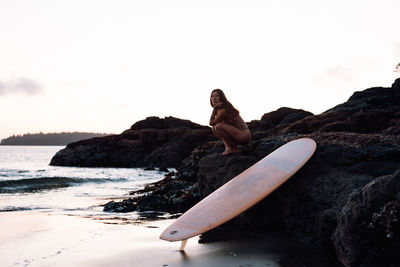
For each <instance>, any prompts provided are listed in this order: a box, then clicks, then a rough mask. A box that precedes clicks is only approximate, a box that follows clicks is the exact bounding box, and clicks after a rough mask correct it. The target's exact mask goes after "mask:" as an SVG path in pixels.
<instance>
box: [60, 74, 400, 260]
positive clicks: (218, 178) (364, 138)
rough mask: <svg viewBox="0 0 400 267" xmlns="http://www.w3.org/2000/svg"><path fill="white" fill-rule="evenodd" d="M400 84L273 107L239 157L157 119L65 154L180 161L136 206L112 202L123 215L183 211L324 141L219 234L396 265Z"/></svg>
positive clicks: (202, 133) (186, 127)
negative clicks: (266, 238)
mask: <svg viewBox="0 0 400 267" xmlns="http://www.w3.org/2000/svg"><path fill="white" fill-rule="evenodd" d="M399 84H400V79H397V80H396V81H395V83H394V84H393V85H392V87H391V88H382V87H376V88H370V89H367V90H364V91H360V92H356V93H354V94H353V95H352V96H351V97H350V98H349V100H348V101H347V102H345V103H343V104H340V105H337V106H336V107H334V108H332V109H330V110H328V111H326V112H324V113H322V114H319V115H313V114H312V113H309V112H307V111H304V110H296V109H290V108H281V109H278V110H276V111H273V112H270V113H267V114H265V115H264V116H263V117H262V118H261V120H256V121H252V122H250V123H248V125H249V128H250V129H251V131H252V134H253V140H252V141H251V142H250V143H249V144H248V145H245V146H243V147H242V153H240V154H234V155H229V156H222V155H220V154H221V152H222V151H223V149H224V147H223V144H222V143H221V142H220V141H218V140H216V139H215V138H214V137H213V136H212V133H211V131H210V129H209V128H207V127H203V126H198V125H195V124H193V123H190V122H188V121H180V120H178V119H175V118H170V119H168V121H165V120H167V119H164V120H163V119H159V118H154V117H153V118H148V119H146V120H144V121H141V122H138V123H136V124H135V125H133V126H132V127H131V129H129V130H127V131H125V132H124V133H122V134H121V135H117V136H110V137H108V138H105V139H103V138H100V139H90V140H87V141H83V142H78V143H73V144H70V145H69V146H67V148H66V150H69V151H67V152H65V154H63V155H59V157H60V158H62V160H63V161H67V162H73V163H74V164H76V166H82V165H80V164H82V162H89V163H90V164H93V165H95V164H98V165H95V166H99V165H101V164H105V162H106V161H107V162H108V164H110V163H109V162H113V164H115V166H119V165H124V164H125V165H126V166H130V167H136V166H149V165H151V166H158V167H160V166H161V167H162V166H164V165H168V166H171V167H176V168H177V172H176V173H175V174H174V175H168V174H167V175H166V178H165V179H164V180H162V181H160V182H157V183H155V184H151V185H148V186H146V188H145V189H144V190H140V191H137V192H132V200H131V201H130V205H131V207H132V208H131V209H130V208H129V205H127V204H129V202H127V201H125V203H124V202H118V203H115V202H114V203H112V204H110V205H109V206H110V208H111V209H110V210H115V211H116V212H118V211H120V210H124V209H126V210H136V211H164V212H169V213H181V212H184V211H186V210H187V209H189V208H190V207H192V206H193V205H194V204H195V203H196V202H197V201H199V200H200V199H201V198H204V197H205V196H207V195H208V194H210V193H211V192H213V191H214V190H215V189H217V188H218V187H220V186H221V185H223V184H224V183H226V182H227V181H229V180H230V179H232V178H233V177H235V176H236V175H237V174H239V173H240V172H242V171H244V170H245V169H247V168H248V167H249V166H251V165H252V164H253V163H255V162H256V161H258V160H260V159H262V158H263V157H265V156H266V155H268V154H269V153H271V152H272V151H273V150H275V149H277V148H278V147H280V146H281V145H283V144H285V143H287V142H289V141H291V140H294V139H297V138H301V137H310V138H312V139H314V140H315V141H316V142H317V150H316V153H315V154H314V155H313V157H312V158H311V160H310V161H309V162H308V163H307V164H306V165H305V166H304V167H303V168H302V169H301V170H300V171H299V172H298V173H296V174H295V175H294V176H293V177H292V178H290V179H289V180H288V181H287V182H286V183H285V184H284V185H282V186H281V187H280V188H279V189H277V190H276V191H275V192H273V193H272V194H271V195H270V196H268V197H267V198H266V199H264V200H262V201H261V202H260V203H258V204H257V205H255V206H254V207H252V208H251V209H249V210H248V211H246V212H245V213H243V214H241V215H239V216H238V217H237V218H235V219H234V220H232V221H231V222H229V223H227V224H225V225H222V226H221V227H219V228H217V229H216V232H219V233H221V235H220V236H221V237H222V238H226V237H227V236H229V235H227V233H229V232H230V231H235V230H251V231H254V229H268V230H278V231H281V232H284V233H287V234H288V235H291V236H292V237H295V238H296V239H298V240H300V241H303V242H308V243H310V244H312V245H315V246H316V247H318V248H319V249H320V250H322V251H324V252H325V253H328V255H329V254H330V255H331V256H332V257H333V258H334V257H335V256H337V257H338V258H339V259H340V261H341V262H342V263H343V264H345V265H346V266H378V265H379V266H383V265H385V266H398V265H400V258H399V256H398V251H399V249H400V242H399V240H400V239H399V235H400V229H399V220H400V218H399V216H400V185H399V184H400V182H399V180H400V178H399V177H400V90H399V89H400V87H399ZM59 153H61V151H60V152H59ZM63 153H64V152H63ZM61 154H62V153H61ZM125 154H126V155H127V156H125ZM57 155H58V154H57ZM57 155H56V156H57ZM111 155H112V156H111ZM56 156H55V158H56ZM92 158H93V159H92ZM102 160H103V161H102ZM128 162H129V163H128ZM132 162H133V163H132ZM122 163H123V164H122ZM167 163H168V164H167ZM85 164H88V163H85ZM129 164H130V165H129ZM103 166H110V165H103ZM119 203H120V204H119ZM119 206H121V207H119ZM214 233H215V232H214ZM205 237H206V235H205ZM213 239H214V240H215V239H216V238H215V236H214V237H213ZM208 240H210V239H208ZM203 241H207V238H204V239H203ZM377 263H383V265H382V264H378V265H377Z"/></svg>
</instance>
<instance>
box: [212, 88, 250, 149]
mask: <svg viewBox="0 0 400 267" xmlns="http://www.w3.org/2000/svg"><path fill="white" fill-rule="evenodd" d="M210 104H211V107H213V112H212V114H211V118H210V126H212V131H213V133H214V134H215V136H217V137H218V138H219V139H221V140H222V142H224V145H225V151H224V152H223V153H222V154H223V155H229V154H233V153H238V152H240V149H239V148H238V145H244V144H247V143H248V142H250V140H251V133H250V130H249V128H248V127H247V124H246V123H245V122H244V120H243V119H242V117H240V115H239V111H238V110H237V109H236V108H234V107H233V106H232V104H231V103H230V102H229V101H228V100H227V99H226V96H225V94H224V92H223V91H222V90H221V89H215V90H213V91H212V92H211V96H210Z"/></svg>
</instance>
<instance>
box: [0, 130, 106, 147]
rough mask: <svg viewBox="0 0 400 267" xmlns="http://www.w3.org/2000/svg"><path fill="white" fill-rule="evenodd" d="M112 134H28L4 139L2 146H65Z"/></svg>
mask: <svg viewBox="0 0 400 267" xmlns="http://www.w3.org/2000/svg"><path fill="white" fill-rule="evenodd" d="M106 135H110V134H102V133H81V132H73V133H66V132H62V133H35V134H31V133H27V134H23V135H13V136H10V137H7V138H6V139H2V140H1V143H0V145H7V146H15V145H16V146H65V145H67V144H69V143H72V142H76V141H79V140H83V139H89V138H92V137H99V136H106Z"/></svg>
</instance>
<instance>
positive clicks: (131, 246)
mask: <svg viewBox="0 0 400 267" xmlns="http://www.w3.org/2000/svg"><path fill="white" fill-rule="evenodd" d="M171 221H172V220H171V219H166V220H157V221H143V223H140V224H114V223H112V224H109V223H106V222H101V221H97V220H93V219H88V218H83V217H75V216H66V215H51V214H46V213H42V212H32V211H18V212H2V213H0V229H1V232H0V258H1V259H2V265H3V264H4V265H3V266H94V267H97V266H217V267H218V266H271V267H275V266H297V264H298V265H299V266H301V263H300V262H296V261H297V260H300V261H301V259H297V260H296V259H293V258H291V259H288V258H287V257H286V258H285V254H286V256H287V254H288V252H289V254H290V251H292V252H293V251H296V250H298V251H303V252H305V255H306V254H307V253H309V252H306V251H308V250H307V248H305V246H304V244H294V243H293V242H291V241H289V240H286V239H284V238H282V236H278V235H274V234H271V235H269V236H266V237H263V238H260V235H258V237H257V233H254V236H253V235H252V236H251V237H248V238H244V239H240V240H230V241H221V242H216V243H206V244H199V243H198V237H195V238H191V239H189V241H188V244H187V246H186V249H185V252H179V251H178V250H179V246H180V242H166V241H163V240H160V239H159V238H158V237H159V235H160V233H161V232H162V231H163V230H164V228H165V227H167V226H168V225H169V224H170V223H171ZM297 246H299V247H297ZM306 256H307V257H310V255H306ZM311 257H313V256H312V255H311ZM303 260H306V261H307V266H318V264H320V262H318V260H317V259H305V258H304V259H303ZM310 260H311V261H310ZM314 260H315V261H316V262H315V265H313V262H312V261H314ZM293 263H294V264H296V265H293Z"/></svg>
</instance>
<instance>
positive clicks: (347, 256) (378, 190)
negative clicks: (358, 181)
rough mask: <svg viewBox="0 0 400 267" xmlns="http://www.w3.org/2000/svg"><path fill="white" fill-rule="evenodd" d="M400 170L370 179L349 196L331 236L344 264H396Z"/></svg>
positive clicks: (399, 235)
mask: <svg viewBox="0 0 400 267" xmlns="http://www.w3.org/2000/svg"><path fill="white" fill-rule="evenodd" d="M399 192H400V169H399V170H398V171H397V172H395V173H394V174H390V175H385V176H381V177H378V178H376V179H374V180H372V181H371V182H370V183H368V184H367V185H365V186H364V187H363V188H362V189H361V190H358V191H356V192H354V193H353V194H351V195H350V196H349V199H348V201H347V203H346V204H345V205H344V206H343V208H341V210H340V212H339V214H338V220H337V221H338V227H337V229H336V230H335V233H334V235H333V243H334V245H335V249H336V254H337V256H338V258H339V259H340V260H341V262H342V263H343V264H344V265H346V266H399V264H400V256H399V253H398V251H399V247H400V201H399V199H398V195H399Z"/></svg>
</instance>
